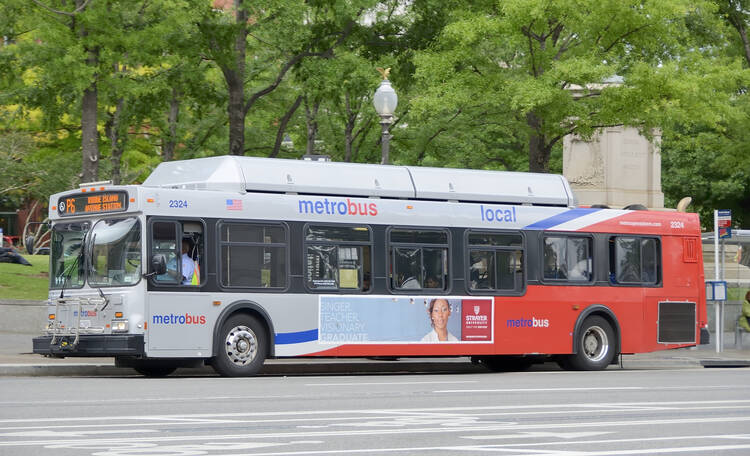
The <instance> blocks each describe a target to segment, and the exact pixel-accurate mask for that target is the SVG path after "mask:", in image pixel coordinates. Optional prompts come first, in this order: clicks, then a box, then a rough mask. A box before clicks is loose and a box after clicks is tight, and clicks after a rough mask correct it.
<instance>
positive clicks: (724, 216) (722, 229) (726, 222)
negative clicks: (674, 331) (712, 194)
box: [713, 209, 732, 353]
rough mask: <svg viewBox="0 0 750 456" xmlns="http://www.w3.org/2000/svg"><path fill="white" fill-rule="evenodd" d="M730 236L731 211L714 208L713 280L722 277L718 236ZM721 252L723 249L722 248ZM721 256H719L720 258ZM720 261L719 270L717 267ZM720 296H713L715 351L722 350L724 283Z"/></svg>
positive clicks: (722, 268)
mask: <svg viewBox="0 0 750 456" xmlns="http://www.w3.org/2000/svg"><path fill="white" fill-rule="evenodd" d="M731 236H732V211H730V210H728V209H720V210H714V280H715V282H720V281H722V280H723V279H724V256H723V255H719V238H721V239H724V238H728V237H731ZM722 253H723V249H722ZM720 256H721V258H720ZM719 261H721V270H720V269H719ZM718 297H722V296H716V295H714V296H713V298H714V299H713V301H714V303H715V308H716V353H721V352H722V351H723V350H724V302H725V301H726V299H727V297H726V285H725V286H724V293H723V297H722V298H723V299H716V298H718Z"/></svg>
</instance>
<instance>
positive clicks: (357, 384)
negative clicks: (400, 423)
mask: <svg viewBox="0 0 750 456" xmlns="http://www.w3.org/2000/svg"><path fill="white" fill-rule="evenodd" d="M458 383H479V380H462V381H458V380H457V381H445V382H438V381H435V382H430V381H427V382H340V383H305V386H381V385H382V386H389V385H415V386H420V385H449V384H458Z"/></svg>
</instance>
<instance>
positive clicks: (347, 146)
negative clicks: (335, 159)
mask: <svg viewBox="0 0 750 456" xmlns="http://www.w3.org/2000/svg"><path fill="white" fill-rule="evenodd" d="M344 101H345V106H346V125H345V126H344V141H345V143H344V161H345V162H351V161H352V143H353V142H354V124H355V123H356V122H357V114H356V113H354V112H352V105H351V102H350V99H349V94H348V93H345V94H344Z"/></svg>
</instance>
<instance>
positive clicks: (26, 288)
mask: <svg viewBox="0 0 750 456" xmlns="http://www.w3.org/2000/svg"><path fill="white" fill-rule="evenodd" d="M23 257H24V258H26V260H27V261H28V262H29V263H31V266H24V265H22V264H15V263H0V299H31V300H36V301H44V300H46V299H47V291H48V290H49V255H23Z"/></svg>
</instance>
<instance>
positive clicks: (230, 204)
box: [227, 199, 242, 211]
mask: <svg viewBox="0 0 750 456" xmlns="http://www.w3.org/2000/svg"><path fill="white" fill-rule="evenodd" d="M227 210H228V211H241V210H242V200H238V199H228V200H227Z"/></svg>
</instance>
